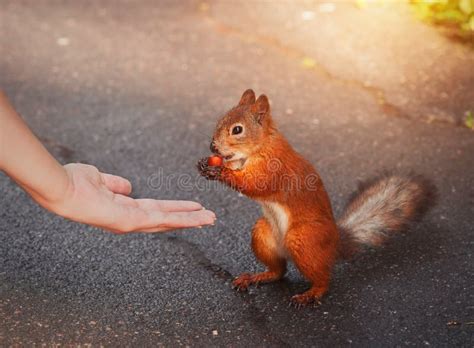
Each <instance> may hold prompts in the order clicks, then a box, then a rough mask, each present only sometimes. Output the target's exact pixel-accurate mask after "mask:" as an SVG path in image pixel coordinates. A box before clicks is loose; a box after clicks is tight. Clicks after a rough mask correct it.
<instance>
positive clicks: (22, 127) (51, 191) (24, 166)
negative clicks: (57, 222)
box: [0, 91, 69, 205]
mask: <svg viewBox="0 0 474 348" xmlns="http://www.w3.org/2000/svg"><path fill="white" fill-rule="evenodd" d="M0 170H2V171H4V172H5V173H6V174H7V175H8V176H10V177H11V178H12V179H13V180H14V181H15V182H17V183H18V184H19V185H20V186H21V187H22V188H23V189H24V190H25V191H27V192H28V193H29V194H30V195H31V196H32V197H33V198H34V199H35V200H36V201H38V203H40V204H42V205H50V204H54V203H55V202H56V201H58V200H60V199H61V198H62V197H63V196H64V192H65V191H66V190H67V187H68V182H69V180H68V176H67V173H66V171H65V170H64V168H63V166H62V165H61V164H59V163H58V162H57V161H56V160H55V159H54V157H53V156H51V154H50V153H49V152H48V151H47V150H46V149H45V147H44V146H43V145H42V144H41V142H40V141H39V140H38V138H37V137H36V136H35V135H34V134H33V133H32V132H31V130H30V129H29V128H28V126H27V125H26V124H25V122H24V121H23V120H22V118H21V117H20V115H18V114H17V113H16V111H15V110H14V109H13V107H12V106H11V104H10V103H9V101H8V99H7V98H6V96H5V95H4V94H3V93H2V92H1V91H0Z"/></svg>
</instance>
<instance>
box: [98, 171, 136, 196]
mask: <svg viewBox="0 0 474 348" xmlns="http://www.w3.org/2000/svg"><path fill="white" fill-rule="evenodd" d="M100 175H101V177H102V180H104V184H105V186H107V188H108V189H109V190H110V191H112V192H114V193H120V194H122V195H129V194H130V193H131V192H132V184H131V183H130V181H128V180H127V179H125V178H122V177H121V176H117V175H112V174H107V173H100Z"/></svg>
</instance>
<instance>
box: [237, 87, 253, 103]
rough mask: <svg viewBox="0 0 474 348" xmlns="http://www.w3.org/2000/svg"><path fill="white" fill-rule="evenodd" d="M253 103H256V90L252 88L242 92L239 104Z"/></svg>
mask: <svg viewBox="0 0 474 348" xmlns="http://www.w3.org/2000/svg"><path fill="white" fill-rule="evenodd" d="M253 103H255V92H254V91H253V90H251V89H247V90H246V91H245V92H244V94H242V97H241V98H240V101H239V105H250V104H253Z"/></svg>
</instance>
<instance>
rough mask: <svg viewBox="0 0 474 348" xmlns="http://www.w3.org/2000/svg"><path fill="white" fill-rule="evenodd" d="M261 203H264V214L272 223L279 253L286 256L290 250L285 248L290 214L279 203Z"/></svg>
mask: <svg viewBox="0 0 474 348" xmlns="http://www.w3.org/2000/svg"><path fill="white" fill-rule="evenodd" d="M260 203H261V205H262V210H263V215H264V216H265V218H266V219H267V220H268V222H269V223H270V225H271V228H272V233H273V236H274V238H275V242H276V247H277V250H278V254H279V255H280V256H282V257H285V258H286V257H287V256H288V252H287V250H286V248H285V236H286V232H287V231H288V220H289V218H288V214H287V212H286V210H285V209H284V208H283V207H282V206H281V205H280V204H278V203H275V202H268V201H264V202H260Z"/></svg>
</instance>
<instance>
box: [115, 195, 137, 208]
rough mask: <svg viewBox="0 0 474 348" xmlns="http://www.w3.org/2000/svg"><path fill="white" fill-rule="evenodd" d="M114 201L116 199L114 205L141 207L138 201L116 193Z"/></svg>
mask: <svg viewBox="0 0 474 348" xmlns="http://www.w3.org/2000/svg"><path fill="white" fill-rule="evenodd" d="M113 199H114V203H118V204H123V205H128V206H131V207H139V204H138V202H137V200H136V199H133V198H131V197H128V196H125V195H121V194H117V193H114V194H113Z"/></svg>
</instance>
